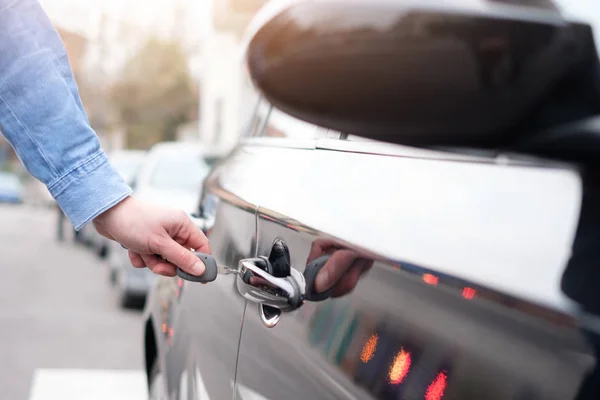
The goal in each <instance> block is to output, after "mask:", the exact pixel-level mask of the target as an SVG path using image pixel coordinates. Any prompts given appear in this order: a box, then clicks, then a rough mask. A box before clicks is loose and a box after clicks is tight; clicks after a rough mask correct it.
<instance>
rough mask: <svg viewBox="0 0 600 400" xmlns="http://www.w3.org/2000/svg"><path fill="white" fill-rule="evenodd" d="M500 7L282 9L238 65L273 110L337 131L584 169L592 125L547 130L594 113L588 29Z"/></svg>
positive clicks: (432, 4) (597, 78)
mask: <svg viewBox="0 0 600 400" xmlns="http://www.w3.org/2000/svg"><path fill="white" fill-rule="evenodd" d="M508 3H509V2H499V1H498V2H492V1H486V2H465V1H463V2H454V3H452V4H448V2H446V1H443V0H427V1H421V0H419V1H416V0H398V1H394V2H390V1H388V0H372V1H368V2H350V3H348V2H333V1H331V2H291V3H289V4H288V3H285V6H284V7H285V8H284V9H283V10H277V12H276V13H272V14H266V15H262V18H261V20H263V21H264V20H266V21H267V22H266V23H263V24H262V25H260V28H258V29H257V30H256V31H254V32H252V31H250V32H252V35H250V37H249V40H247V48H246V63H247V67H248V71H249V73H250V76H251V78H252V80H253V82H254V83H255V84H256V86H257V88H258V89H259V90H260V91H261V93H262V94H263V95H264V97H265V98H266V99H267V100H268V101H269V102H270V103H271V104H272V105H273V106H274V107H276V108H278V109H281V110H282V111H284V112H285V113H287V114H290V115H291V116H294V117H296V118H299V119H302V120H304V121H307V122H310V123H312V124H315V125H319V126H322V127H325V128H328V129H331V130H334V131H338V132H343V133H345V134H349V135H355V136H362V137H365V138H369V139H374V140H378V141H383V142H389V143H396V144H401V145H408V146H416V147H429V148H436V147H438V148H439V147H445V148H475V149H501V150H508V151H514V152H524V153H527V154H535V155H541V156H547V157H550V158H561V159H563V160H565V159H566V160H567V161H573V162H582V157H583V156H582V154H579V153H582V152H584V151H588V152H589V146H587V145H586V144H587V143H589V142H590V141H591V142H593V143H594V144H596V143H598V141H596V140H595V138H596V137H598V135H597V132H598V130H596V126H597V125H594V126H593V128H594V129H592V125H591V124H590V123H586V124H583V126H582V125H581V124H578V125H577V126H576V128H577V132H576V134H572V132H570V131H569V132H566V133H565V131H564V129H563V130H561V131H560V132H555V131H552V132H549V133H547V130H548V129H550V128H555V127H559V126H565V125H569V124H573V123H576V122H578V121H583V120H585V119H587V118H590V117H592V116H596V115H598V114H600V65H599V62H598V54H597V51H596V46H595V43H594V38H593V34H592V30H591V27H590V26H588V25H585V24H582V23H575V22H570V21H567V20H566V19H565V18H564V16H563V15H562V14H561V13H560V12H559V11H558V10H556V9H554V8H552V7H541V6H540V7H538V8H534V7H529V6H528V7H524V6H522V5H519V4H508ZM511 3H513V2H511ZM265 13H266V11H265ZM356 16H361V18H357V17H356ZM584 128H585V129H584ZM558 136H560V137H559V139H560V144H556V138H557V137H558ZM532 138H535V140H533V141H531V140H529V139H532ZM546 139H547V140H550V141H551V143H549V144H548V143H547V142H546ZM524 142H526V143H524ZM582 142H583V143H584V144H581V143H582ZM525 145H526V147H527V148H525ZM547 148H550V149H551V150H552V154H551V152H550V151H548V150H546V149H547ZM565 148H569V151H570V153H569V154H567V153H566V151H565V150H564V149H565ZM594 148H595V149H597V148H598V147H597V146H596V147H594ZM561 149H563V150H561ZM579 150H581V151H579ZM557 153H558V154H557ZM593 158H594V160H600V151H594V157H593ZM588 159H590V157H588ZM598 163H599V164H600V161H599V162H598Z"/></svg>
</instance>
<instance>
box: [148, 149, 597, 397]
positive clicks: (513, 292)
mask: <svg viewBox="0 0 600 400" xmlns="http://www.w3.org/2000/svg"><path fill="white" fill-rule="evenodd" d="M256 142H259V143H260V144H259V145H253V144H252V140H249V141H247V142H246V144H244V145H242V146H240V147H239V148H238V149H237V150H236V151H235V152H234V153H232V154H231V155H230V156H229V157H228V158H226V159H225V160H223V161H222V163H221V165H220V166H219V167H218V168H216V169H215V170H214V171H213V173H212V174H211V176H210V177H209V179H208V180H207V183H206V186H205V190H206V191H207V196H205V198H204V203H203V204H205V206H206V207H205V210H204V212H205V213H206V215H210V216H212V218H213V223H214V224H213V226H212V228H211V229H210V230H209V231H208V232H209V238H210V240H211V247H212V251H213V254H214V255H215V256H216V258H217V260H218V261H219V262H220V263H224V264H225V265H228V266H233V265H235V263H237V261H239V260H240V259H242V258H248V257H252V256H254V255H255V254H258V255H265V256H268V255H269V253H270V250H271V247H272V245H273V242H274V240H276V239H283V240H284V241H285V242H286V243H287V245H288V247H289V249H290V255H291V265H292V267H293V268H296V269H298V270H299V271H303V269H304V266H305V265H306V261H307V257H308V254H309V252H310V249H311V247H312V246H313V245H314V243H315V241H316V240H323V239H326V240H334V241H335V242H336V243H337V245H336V246H338V247H339V248H346V249H354V250H355V251H357V252H359V253H360V254H361V255H362V257H364V258H368V259H372V260H374V261H375V262H374V263H373V267H372V268H371V270H369V271H368V272H367V273H365V274H364V275H363V276H362V278H361V279H360V280H359V281H358V284H357V285H356V288H355V289H354V291H353V292H351V293H350V294H348V295H346V296H342V297H340V298H337V299H329V300H326V301H324V302H322V303H310V302H307V303H306V304H305V305H304V306H303V307H302V308H300V309H299V310H297V311H294V312H291V313H284V314H283V315H282V317H281V320H280V322H279V323H278V324H277V325H276V326H275V327H274V328H271V329H269V328H267V327H265V325H264V324H263V323H262V321H261V319H260V317H259V313H258V307H257V305H256V304H254V303H252V302H249V303H248V304H247V306H246V305H245V303H244V301H243V299H242V298H241V297H240V294H239V293H238V292H237V291H236V288H235V286H234V279H236V278H234V277H233V276H220V277H218V279H217V281H216V282H214V283H211V284H208V285H200V284H192V283H184V284H183V287H182V288H179V287H178V282H179V281H178V279H177V278H161V283H160V284H159V287H158V288H157V290H155V291H154V292H153V294H152V296H153V299H152V301H151V304H152V308H151V309H150V310H149V311H151V312H152V314H151V318H152V322H153V323H154V326H155V329H156V330H157V332H159V334H158V335H157V336H158V337H157V342H158V343H159V355H161V361H162V362H163V364H162V365H163V368H165V370H166V371H167V377H168V384H169V393H171V395H172V396H174V397H172V398H189V399H201V398H204V397H202V395H201V394H202V393H205V394H208V396H209V398H211V399H221V398H229V397H232V396H233V393H232V381H233V380H234V379H236V375H237V380H236V390H237V395H238V398H252V397H248V396H252V395H256V394H258V395H260V396H262V397H259V398H266V399H280V398H285V399H304V398H307V397H308V398H310V397H312V398H336V399H337V398H340V399H341V398H359V399H360V398H365V399H375V398H377V399H388V398H425V399H438V398H444V399H461V398H486V399H515V398H529V399H570V398H575V395H576V393H577V391H578V389H579V387H580V384H581V380H582V378H583V376H584V375H585V373H586V371H588V370H589V369H590V368H591V367H592V366H593V364H594V361H595V358H594V356H593V354H592V353H591V351H590V349H589V347H588V344H587V343H586V341H585V339H584V338H583V336H582V334H581V332H580V331H579V329H578V325H577V322H576V319H575V315H576V313H577V309H576V307H575V306H574V305H573V304H572V303H571V302H569V300H568V299H567V298H566V297H565V296H564V295H563V294H562V293H561V292H560V279H561V275H562V273H563V270H564V265H565V263H566V260H567V258H568V256H569V251H570V250H569V249H570V245H571V242H572V240H573V236H574V231H575V228H576V225H577V220H578V212H579V204H580V196H581V187H580V181H579V178H578V175H577V173H576V172H575V171H573V170H570V169H567V168H562V167H560V168H559V167H553V166H543V165H535V166H532V165H518V164H517V165H506V163H496V162H494V161H493V160H489V161H490V162H487V163H483V162H479V163H474V162H467V161H455V160H436V159H426V158H413V157H402V156H382V155H378V154H365V153H364V152H365V151H367V152H368V150H369V146H370V143H364V142H354V143H352V142H348V143H347V144H346V146H347V147H355V148H356V149H357V150H358V149H360V150H361V152H362V153H358V152H353V151H350V150H349V149H348V150H346V151H338V150H332V149H327V147H333V146H329V145H331V144H332V142H333V141H331V140H328V139H326V140H316V141H308V142H307V143H306V146H301V147H303V148H290V147H283V146H281V145H282V144H284V143H285V139H267V138H261V140H257V141H256ZM268 142H270V143H268ZM375 147H376V146H375ZM394 149H395V150H396V153H397V154H398V153H400V154H401V153H402V152H403V149H401V148H397V149H396V148H394ZM406 153H408V154H410V152H408V151H407V152H406ZM381 171H385V173H382V172H381ZM274 183H277V184H274ZM257 207H258V211H257V217H258V219H256V217H255V210H256V208H257ZM256 228H258V248H257V252H256V253H255V249H254V240H255V235H256V232H255V229H256ZM161 307H162V308H161ZM245 307H247V309H246V313H245V319H244V324H243V329H241V323H242V316H243V314H244V308H245ZM162 324H166V325H165V326H166V332H164V333H162V332H161V330H165V329H164V328H162V326H163V325H162ZM240 329H241V331H240ZM240 332H241V337H240ZM238 340H240V342H239V344H240V346H239V356H238V355H237V354H236V351H237V342H238ZM238 357H239V359H238V361H237V373H236V368H235V365H236V359H237V358H238ZM182 377H183V378H182ZM182 382H187V383H186V384H185V386H184V387H182V386H181V385H182ZM430 387H431V388H430ZM182 388H183V389H186V392H187V393H188V397H185V396H184V397H177V396H183V394H182V393H181V390H183V389H182ZM192 388H194V389H192ZM199 388H200V389H199ZM428 390H429V392H428ZM442 392H443V393H444V396H443V397H439V396H438V397H435V396H437V395H436V394H435V393H442ZM199 393H200V394H199ZM427 393H434V394H430V395H427ZM194 396H195V397H194ZM244 396H246V397H244ZM426 396H429V397H426ZM519 396H521V397H519Z"/></svg>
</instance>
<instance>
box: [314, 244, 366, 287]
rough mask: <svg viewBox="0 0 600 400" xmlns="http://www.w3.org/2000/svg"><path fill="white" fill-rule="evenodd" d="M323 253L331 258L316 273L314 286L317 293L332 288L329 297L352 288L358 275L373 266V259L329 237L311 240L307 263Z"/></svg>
mask: <svg viewBox="0 0 600 400" xmlns="http://www.w3.org/2000/svg"><path fill="white" fill-rule="evenodd" d="M325 254H331V258H329V260H327V262H326V263H325V265H324V266H323V267H322V268H321V270H320V271H319V273H318V274H317V276H316V279H315V286H314V287H315V290H316V292H317V293H323V292H326V291H327V290H329V289H332V291H331V297H334V298H335V297H341V296H344V295H346V294H348V293H350V292H351V291H352V290H354V288H355V287H356V285H357V284H358V281H359V279H360V277H361V276H362V275H363V274H365V273H366V272H367V271H368V270H370V269H371V267H372V266H373V260H371V259H368V258H366V257H363V256H361V255H360V254H359V253H358V252H357V251H355V250H351V249H348V248H345V247H343V246H340V245H339V244H337V243H336V242H335V241H333V240H330V239H317V240H315V241H314V242H313V244H312V247H311V249H310V252H309V255H308V260H307V264H309V263H310V262H311V261H312V260H314V259H316V258H318V257H321V256H323V255H325Z"/></svg>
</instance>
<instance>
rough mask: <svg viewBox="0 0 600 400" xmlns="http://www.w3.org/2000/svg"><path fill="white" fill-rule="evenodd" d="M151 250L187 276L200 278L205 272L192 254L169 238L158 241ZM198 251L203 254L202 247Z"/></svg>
mask: <svg viewBox="0 0 600 400" xmlns="http://www.w3.org/2000/svg"><path fill="white" fill-rule="evenodd" d="M205 248H206V246H205ZM194 249H197V248H196V247H194ZM152 250H153V252H154V253H156V254H158V255H160V256H163V257H164V258H166V259H167V260H169V262H170V263H171V264H174V265H176V266H178V267H179V268H181V269H182V270H184V271H185V272H187V273H189V274H192V275H195V276H200V275H202V274H203V273H204V271H205V270H206V266H205V265H204V263H203V262H202V261H201V260H200V259H199V258H198V257H196V256H195V255H194V253H192V252H191V251H190V250H188V249H186V248H185V247H183V246H182V245H180V244H179V243H177V242H176V241H175V240H173V239H171V238H169V237H166V238H163V239H161V240H159V241H158V244H157V246H156V248H155V249H152ZM197 250H198V249H197ZM198 251H201V252H204V251H203V250H202V247H200V249H199V250H198Z"/></svg>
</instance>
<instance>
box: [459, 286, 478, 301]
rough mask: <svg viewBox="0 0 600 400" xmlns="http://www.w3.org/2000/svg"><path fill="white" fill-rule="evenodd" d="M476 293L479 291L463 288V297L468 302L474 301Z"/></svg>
mask: <svg viewBox="0 0 600 400" xmlns="http://www.w3.org/2000/svg"><path fill="white" fill-rule="evenodd" d="M476 293H477V290H475V289H473V288H470V287H465V288H463V291H462V297H464V298H465V299H467V300H473V299H474V298H475V294H476Z"/></svg>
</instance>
